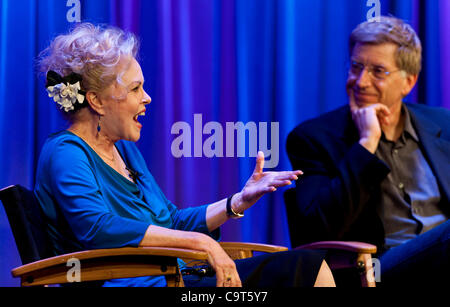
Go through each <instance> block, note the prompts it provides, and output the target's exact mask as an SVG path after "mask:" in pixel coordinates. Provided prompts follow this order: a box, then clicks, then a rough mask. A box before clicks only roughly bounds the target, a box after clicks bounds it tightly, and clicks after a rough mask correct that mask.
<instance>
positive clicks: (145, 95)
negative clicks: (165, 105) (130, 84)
mask: <svg viewBox="0 0 450 307" xmlns="http://www.w3.org/2000/svg"><path fill="white" fill-rule="evenodd" d="M142 101H143V102H144V104H149V103H150V102H152V98H151V97H150V96H149V95H148V94H147V92H146V91H144V98H142Z"/></svg>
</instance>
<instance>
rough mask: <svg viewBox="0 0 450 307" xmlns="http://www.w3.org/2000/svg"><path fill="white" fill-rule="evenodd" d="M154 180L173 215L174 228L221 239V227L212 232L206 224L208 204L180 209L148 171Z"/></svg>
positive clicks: (155, 186) (156, 188) (154, 184)
mask: <svg viewBox="0 0 450 307" xmlns="http://www.w3.org/2000/svg"><path fill="white" fill-rule="evenodd" d="M148 175H149V176H150V178H151V179H152V181H153V188H154V189H155V190H157V193H158V194H159V196H160V197H161V198H162V199H163V201H164V202H165V204H166V206H167V208H168V209H169V211H170V214H171V217H172V228H173V229H176V230H185V231H195V232H201V233H204V234H207V235H209V236H211V237H212V238H213V239H215V240H219V239H220V228H217V229H216V230H214V231H212V232H210V231H209V230H208V227H207V224H206V209H207V208H208V205H203V206H199V207H191V208H184V209H178V207H177V206H175V205H174V204H173V203H172V202H171V201H169V200H168V199H167V198H166V196H165V195H164V193H163V192H162V191H161V189H160V188H159V186H158V184H157V183H156V181H155V179H154V178H153V176H152V175H151V174H150V173H148Z"/></svg>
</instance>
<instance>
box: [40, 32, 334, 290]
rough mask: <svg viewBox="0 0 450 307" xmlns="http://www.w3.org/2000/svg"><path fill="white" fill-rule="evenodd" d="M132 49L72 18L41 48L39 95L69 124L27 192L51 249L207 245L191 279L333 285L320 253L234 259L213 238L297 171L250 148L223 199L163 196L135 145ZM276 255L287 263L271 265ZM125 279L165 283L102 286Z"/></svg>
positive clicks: (49, 144)
mask: <svg viewBox="0 0 450 307" xmlns="http://www.w3.org/2000/svg"><path fill="white" fill-rule="evenodd" d="M138 47H139V42H138V40H137V38H136V37H135V36H134V35H133V34H131V33H126V32H124V31H122V30H120V29H117V28H113V27H99V26H94V25H92V24H79V25H78V26H77V27H76V28H75V29H74V30H72V31H71V32H70V33H68V34H66V35H60V36H58V37H56V39H55V40H54V41H53V42H52V43H51V45H50V46H49V47H48V48H47V49H46V50H45V51H44V52H43V54H42V56H41V59H40V66H41V70H42V71H43V72H45V73H46V76H47V84H46V88H47V91H48V94H49V96H50V97H52V98H53V100H54V101H55V103H56V105H57V106H58V107H59V109H60V110H61V112H62V113H63V114H64V115H65V117H66V118H67V119H68V121H69V123H70V127H69V128H68V129H67V130H64V131H61V132H59V133H56V134H54V135H52V136H50V137H49V139H48V140H47V141H46V143H45V145H44V147H43V149H42V152H41V156H40V159H39V165H38V170H37V178H36V179H37V180H36V187H35V194H36V196H37V198H38V200H39V203H40V205H41V207H42V209H43V211H44V213H45V215H46V217H47V219H48V233H49V235H50V237H51V239H52V241H53V244H54V248H55V254H61V253H67V252H73V251H77V250H83V249H94V248H117V247H123V246H135V247H136V246H165V247H179V248H189V249H196V250H201V251H205V252H207V253H208V255H209V263H210V265H211V266H212V268H213V269H214V271H215V273H216V274H215V277H214V278H213V279H212V281H211V280H209V281H207V280H206V279H205V282H203V283H202V282H200V283H198V284H196V285H202V286H205V285H210V286H214V285H217V286H242V284H244V285H265V284H264V283H263V282H267V280H266V281H263V279H259V278H256V277H255V274H254V272H256V271H260V272H270V273H269V274H272V275H273V276H274V278H272V279H271V281H272V282H277V283H278V284H276V285H277V286H283V285H286V286H298V285H304V286H312V285H314V284H316V285H317V284H324V282H325V284H326V283H327V282H329V283H330V284H332V282H333V279H332V276H331V275H330V273H329V269H328V267H327V266H326V263H325V262H324V261H323V255H322V254H321V253H315V252H310V251H305V252H285V253H280V254H275V255H268V256H260V257H255V259H252V260H251V261H245V260H242V261H237V262H234V261H232V260H231V259H230V258H229V257H228V255H227V254H226V253H225V251H224V250H223V249H222V248H221V246H220V245H219V244H218V243H217V241H216V239H218V237H219V227H220V226H221V225H222V224H223V223H225V222H226V221H227V220H229V219H231V218H240V217H242V216H243V214H244V211H245V210H246V209H248V208H250V207H251V206H252V205H253V204H255V203H256V201H257V200H258V199H259V198H260V197H262V196H263V195H264V194H266V193H270V192H273V191H275V190H276V189H277V188H279V187H283V186H286V185H289V184H291V181H292V180H296V179H297V178H298V176H299V175H300V174H301V171H286V172H263V165H264V156H263V154H262V153H259V154H258V157H257V160H256V167H255V170H254V173H253V174H252V176H251V177H250V179H249V180H248V181H247V183H246V185H245V187H244V188H243V189H242V191H240V192H238V193H236V194H233V195H231V196H230V197H228V198H227V199H223V200H220V201H218V202H216V203H213V204H209V205H204V206H199V207H195V208H187V209H178V208H177V207H176V206H175V205H173V204H172V203H171V202H170V201H169V200H167V198H166V197H165V196H164V194H163V193H162V192H161V190H160V189H159V187H158V185H157V184H156V181H155V180H154V178H153V176H152V175H151V173H150V172H149V170H148V168H147V166H146V164H145V161H144V159H143V157H142V155H141V153H140V152H139V150H138V149H137V147H136V146H135V144H134V142H136V141H138V140H139V138H140V133H141V128H142V124H141V123H140V122H139V117H141V116H145V112H146V105H147V104H149V103H150V102H151V98H150V96H149V95H148V94H147V93H146V91H145V90H144V76H143V73H142V70H141V67H140V65H139V63H138V62H137V60H136V56H137V53H138ZM258 259H260V260H258ZM276 263H285V264H286V265H288V264H289V266H286V269H284V270H283V269H276V270H273V268H276V267H277V266H276V265H275V266H274V264H276ZM299 264H301V268H302V271H301V273H299V272H300V267H299ZM256 275H257V274H256ZM251 276H252V277H251ZM185 283H186V285H187V286H189V285H190V284H189V281H187V282H185ZM124 285H126V286H129V285H138V286H164V285H165V281H164V278H162V277H140V278H127V279H116V280H109V281H105V282H104V284H103V286H124ZM274 285H275V284H274Z"/></svg>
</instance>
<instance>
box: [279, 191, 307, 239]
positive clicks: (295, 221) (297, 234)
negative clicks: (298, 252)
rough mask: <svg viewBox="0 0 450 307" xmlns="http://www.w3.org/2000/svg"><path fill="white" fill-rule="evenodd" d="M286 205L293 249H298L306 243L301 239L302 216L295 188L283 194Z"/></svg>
mask: <svg viewBox="0 0 450 307" xmlns="http://www.w3.org/2000/svg"><path fill="white" fill-rule="evenodd" d="M283 196H284V205H285V207H286V215H287V221H288V228H289V237H290V240H291V246H292V248H294V247H297V246H299V245H301V244H303V243H304V241H303V240H302V238H301V231H300V229H299V227H300V226H301V221H302V218H301V215H300V213H299V211H298V210H299V209H298V206H297V199H296V193H295V188H290V189H288V190H286V191H285V192H284V194H283Z"/></svg>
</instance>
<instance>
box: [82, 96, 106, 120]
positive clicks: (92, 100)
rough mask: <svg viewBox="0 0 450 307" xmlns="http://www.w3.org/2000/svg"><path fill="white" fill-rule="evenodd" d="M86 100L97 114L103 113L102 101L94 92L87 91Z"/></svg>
mask: <svg viewBox="0 0 450 307" xmlns="http://www.w3.org/2000/svg"><path fill="white" fill-rule="evenodd" d="M86 100H87V102H88V103H89V105H90V106H91V108H92V110H94V111H95V112H97V113H98V114H99V115H105V114H104V113H105V111H104V110H103V106H104V105H103V101H102V100H101V99H100V98H99V96H98V94H97V93H96V92H92V91H89V92H87V93H86Z"/></svg>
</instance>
